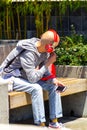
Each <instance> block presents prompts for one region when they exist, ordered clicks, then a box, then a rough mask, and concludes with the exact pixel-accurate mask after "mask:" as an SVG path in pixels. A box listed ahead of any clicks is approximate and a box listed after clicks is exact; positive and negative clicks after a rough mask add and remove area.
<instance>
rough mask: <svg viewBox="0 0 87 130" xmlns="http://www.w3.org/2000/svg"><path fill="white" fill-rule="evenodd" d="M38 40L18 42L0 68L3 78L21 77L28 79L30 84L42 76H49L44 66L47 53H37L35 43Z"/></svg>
mask: <svg viewBox="0 0 87 130" xmlns="http://www.w3.org/2000/svg"><path fill="white" fill-rule="evenodd" d="M39 40H40V39H38V38H31V39H27V40H20V41H19V42H18V43H17V46H16V47H15V48H14V49H13V50H12V51H11V52H10V54H9V55H8V56H7V58H6V59H5V60H4V61H3V63H2V64H1V66H0V68H1V69H2V70H3V72H4V78H9V77H11V76H15V77H22V78H25V79H28V81H29V82H30V83H36V82H38V81H39V80H40V79H41V78H42V77H43V76H44V75H50V73H49V71H48V69H47V68H46V66H45V65H44V64H45V62H46V60H47V57H48V53H39V52H38V50H37V47H36V43H37V41H39ZM37 67H39V68H37ZM36 68H37V70H36Z"/></svg>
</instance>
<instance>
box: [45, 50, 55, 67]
mask: <svg viewBox="0 0 87 130" xmlns="http://www.w3.org/2000/svg"><path fill="white" fill-rule="evenodd" d="M56 57H57V56H56V53H54V52H53V53H51V54H50V57H49V58H48V59H47V62H46V64H45V65H46V66H47V67H48V66H49V65H50V64H53V63H54V62H55V61H56Z"/></svg>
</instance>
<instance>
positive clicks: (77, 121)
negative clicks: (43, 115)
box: [18, 117, 87, 130]
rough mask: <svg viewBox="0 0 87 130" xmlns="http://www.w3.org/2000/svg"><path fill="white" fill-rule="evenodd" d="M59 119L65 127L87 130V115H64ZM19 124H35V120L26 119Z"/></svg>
mask: <svg viewBox="0 0 87 130" xmlns="http://www.w3.org/2000/svg"><path fill="white" fill-rule="evenodd" d="M47 121H48V120H47ZM59 121H60V122H62V123H64V126H65V127H67V128H71V130H87V117H85V118H76V117H63V118H61V119H60V120H59ZM18 124H27V125H28V124H29V125H33V120H32V119H29V120H26V121H22V122H18ZM47 125H48V122H47ZM48 130H49V129H48Z"/></svg>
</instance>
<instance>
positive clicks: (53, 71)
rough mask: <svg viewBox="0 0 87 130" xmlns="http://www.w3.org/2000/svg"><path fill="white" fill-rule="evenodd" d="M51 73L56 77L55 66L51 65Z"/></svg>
mask: <svg viewBox="0 0 87 130" xmlns="http://www.w3.org/2000/svg"><path fill="white" fill-rule="evenodd" d="M49 71H50V73H51V74H52V75H54V76H55V77H56V67H55V65H54V64H51V65H50V66H49Z"/></svg>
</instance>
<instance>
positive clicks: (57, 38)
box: [45, 29, 60, 53]
mask: <svg viewBox="0 0 87 130" xmlns="http://www.w3.org/2000/svg"><path fill="white" fill-rule="evenodd" d="M48 31H51V32H53V34H54V42H59V41H60V38H59V35H58V34H57V32H56V31H55V30H53V29H50V30H48ZM45 48H46V50H47V52H48V53H51V52H53V49H54V48H53V46H52V43H49V44H47V45H46V46H45Z"/></svg>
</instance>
